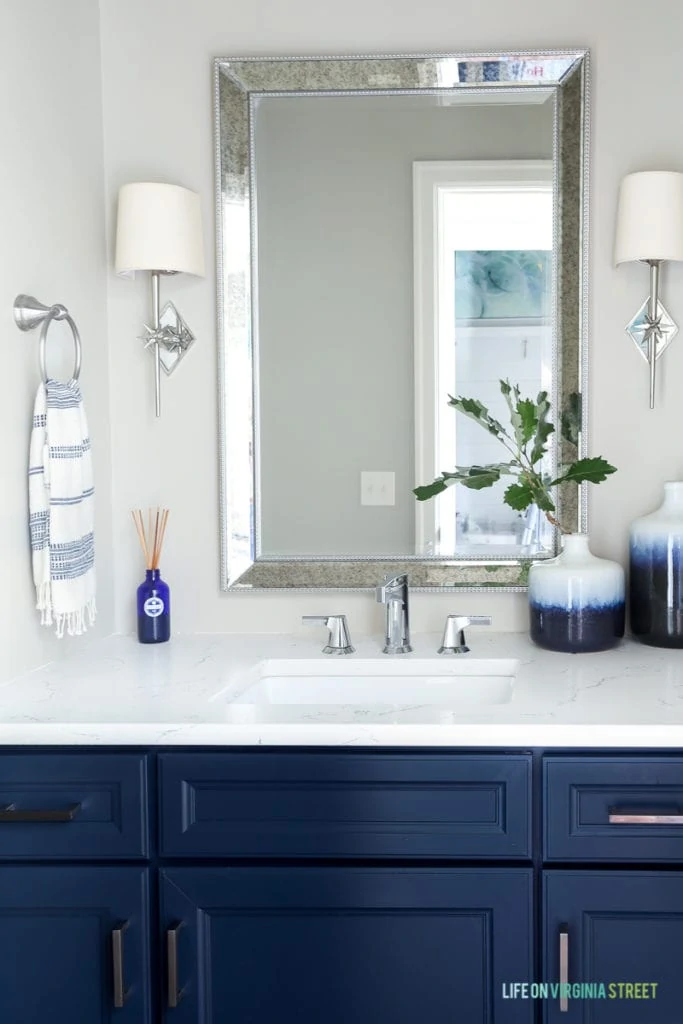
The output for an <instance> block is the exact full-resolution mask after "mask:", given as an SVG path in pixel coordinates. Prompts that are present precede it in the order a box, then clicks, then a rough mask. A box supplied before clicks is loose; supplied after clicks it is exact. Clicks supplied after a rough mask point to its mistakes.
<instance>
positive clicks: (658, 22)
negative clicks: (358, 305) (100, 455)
mask: <svg viewBox="0 0 683 1024" xmlns="http://www.w3.org/2000/svg"><path fill="white" fill-rule="evenodd" d="M101 18H102V56H103V95H104V115H105V116H104V127H105V164H106V172H107V192H108V201H109V211H110V213H111V212H112V211H113V209H114V201H115V196H116V191H117V189H118V186H119V185H120V184H121V183H123V182H125V181H130V180H135V179H139V178H141V177H147V176H149V177H151V178H157V179H160V180H168V181H172V182H177V183H179V184H184V185H187V186H189V187H192V188H195V189H198V190H199V191H200V192H201V195H202V199H203V202H204V217H205V226H206V235H207V247H208V249H209V250H210V249H211V248H212V231H213V208H212V207H213V158H212V154H213V149H212V116H211V58H212V57H213V56H216V55H230V54H254V55H258V54H263V55H266V54H290V55H295V54H320V53H338V54H343V53H359V52H361V53H362V52H366V53H373V52H392V51H393V52H419V51H429V50H443V49H453V50H468V49H472V50H486V49H491V48H493V49H496V48H499V47H507V48H509V49H510V50H517V49H520V48H526V47H529V48H545V47H567V46H588V47H590V48H591V50H592V54H593V66H594V90H593V120H594V147H593V175H592V190H593V207H592V242H591V249H592V264H591V266H592V273H591V282H592V300H591V313H592V316H591V321H592V346H591V355H590V372H591V391H590V412H591V424H592V426H591V433H592V439H591V447H592V450H593V452H594V453H596V454H597V453H600V454H603V455H604V456H605V457H607V458H608V459H609V460H610V461H611V462H613V463H614V464H615V465H617V466H618V467H619V468H620V472H619V473H618V474H617V475H616V476H615V477H613V478H612V479H610V480H609V481H608V482H607V483H605V484H603V485H602V486H600V487H599V488H597V489H595V490H594V492H593V494H592V498H591V512H592V532H593V538H594V549H595V551H596V552H597V553H599V554H604V555H608V556H612V557H616V558H619V559H621V560H624V559H625V556H626V545H627V524H628V523H629V521H630V520H631V519H632V518H633V517H635V516H636V515H638V514H640V513H642V512H643V511H646V510H647V509H649V508H651V507H652V506H653V505H655V504H656V503H657V501H658V498H659V494H660V490H661V484H662V481H663V480H664V479H667V478H677V477H681V476H682V475H683V430H682V429H681V426H682V422H681V421H682V416H683V414H682V412H681V409H682V408H683V407H682V406H681V402H680V398H679V392H680V384H679V382H680V381H681V380H683V341H682V340H681V339H678V342H677V343H676V344H675V345H674V346H673V348H672V350H671V351H670V352H669V353H667V357H666V361H665V372H666V380H665V383H664V386H663V388H662V391H661V393H660V400H659V404H658V407H657V409H656V410H655V411H653V412H650V411H649V409H648V408H647V404H648V403H647V380H646V372H645V364H644V362H643V361H642V359H641V357H640V355H638V353H637V352H636V350H635V347H633V346H632V344H631V343H630V342H628V340H627V339H626V338H625V336H624V333H623V327H624V324H625V323H626V322H627V320H628V319H629V318H630V316H631V314H632V313H633V312H634V310H635V309H636V308H637V306H638V305H639V304H640V302H641V301H642V299H643V298H644V297H645V294H646V291H647V275H646V273H645V271H644V270H643V269H642V268H640V267H637V266H627V267H623V268H621V269H619V270H618V271H616V270H614V269H613V268H612V266H611V247H612V233H613V218H614V209H615V201H616V192H617V186H618V183H619V180H620V178H621V176H622V175H623V174H625V173H626V172H628V171H632V170H638V169H647V168H667V169H668V168H672V169H683V134H682V133H681V132H679V131H678V130H677V127H676V126H677V124H678V121H679V112H680V109H681V106H682V103H683V75H682V74H681V58H680V55H681V52H683V19H682V18H681V17H680V0H652V2H651V3H649V4H642V3H640V2H636V0H601V2H600V3H596V2H595V0H574V2H573V3H563V4H558V3H553V2H549V0H518V2H517V3H515V4H510V3H508V2H507V0H489V2H488V3H486V4H479V5H476V4H472V3H470V2H463V0H460V2H459V3H457V2H454V0H422V2H421V3H420V4H416V3H415V2H414V0H373V2H371V3H368V2H367V0H346V2H345V3H335V4H331V3H319V2H314V0H289V2H288V3H286V4H274V3H273V2H272V0H250V2H249V3H240V4H237V3H235V2H230V0H194V2H193V3H192V4H190V3H189V2H187V0H165V2H162V0H147V2H145V3H144V4H142V3H140V2H139V0H101ZM209 268H210V270H209V276H208V277H207V279H206V280H205V281H203V282H200V283H196V282H194V281H192V280H190V279H178V280H177V281H172V282H171V283H169V284H168V285H167V286H166V294H169V295H170V294H172V295H173V297H174V298H175V299H176V300H177V301H178V304H179V306H180V308H181V310H182V312H183V313H184V315H185V316H186V318H187V320H188V322H189V323H190V325H191V326H192V327H193V328H194V329H195V331H196V333H197V335H198V337H199V342H198V343H197V345H196V347H195V350H194V351H192V352H191V353H190V355H188V357H187V359H186V361H185V363H184V364H183V366H182V367H181V368H180V369H179V371H178V372H177V374H176V375H175V376H174V377H172V378H171V379H170V380H169V381H168V382H166V387H165V390H164V399H165V409H164V415H163V418H162V419H161V420H160V421H159V422H158V423H156V422H154V419H153V415H152V407H151V390H150V389H151V381H152V377H151V363H150V361H149V358H148V357H147V356H146V355H144V354H143V353H142V352H141V351H140V345H139V343H138V342H136V340H135V338H136V335H137V334H138V333H139V330H140V325H141V322H142V319H143V317H144V316H145V315H146V313H147V309H148V304H147V297H146V294H145V292H144V285H143V283H141V282H137V283H135V284H130V283H126V282H119V281H115V280H110V307H109V308H110V320H109V326H110V344H111V372H112V394H113V395H114V396H115V397H114V402H113V409H112V412H113V421H112V426H113V438H114V449H113V458H114V494H113V514H114V541H115V546H116V550H117V561H116V584H117V624H118V626H119V627H120V628H126V629H128V628H131V627H132V622H133V620H132V596H133V589H134V586H135V583H136V582H137V579H138V577H139V574H140V563H139V558H138V556H137V552H136V550H135V543H136V542H135V537H134V536H133V533H132V527H131V525H130V523H129V518H128V509H129V508H130V507H131V505H134V504H145V503H146V502H148V501H154V502H156V501H157V500H163V501H165V502H167V503H168V504H169V505H170V506H171V508H172V509H173V512H172V518H171V520H170V524H169V533H168V548H167V555H166V558H165V560H164V561H165V569H166V573H167V575H168V577H169V579H170V581H171V583H172V585H173V595H174V601H175V627H176V628H177V629H182V630H195V629H209V630H239V629H255V630H257V629H275V630H278V629H289V628H292V627H294V626H295V625H296V624H297V622H298V617H299V615H300V614H301V612H302V611H306V610H313V609H319V610H330V609H332V604H334V609H332V610H336V609H337V608H338V607H340V606H342V607H343V609H344V610H347V611H348V612H349V613H350V614H351V615H352V622H353V623H355V624H356V628H358V629H361V628H373V629H376V628H377V627H378V626H379V623H380V615H381V609H380V608H379V606H375V605H374V603H373V600H372V597H371V596H370V595H364V594H359V595H340V596H335V597H334V598H332V597H331V596H330V595H325V594H320V595H312V596H311V595H299V596H294V595H291V596H290V595H288V596H287V597H283V596H282V595H272V596H262V595H249V596H245V595H234V594H233V595H221V594H220V592H219V590H218V583H217V578H218V570H217V562H218V539H217V487H216V399H215V393H216V371H215V365H216V360H215V332H214V323H215V320H214V317H215V311H214V301H215V286H214V278H213V276H212V273H211V263H209ZM664 285H665V300H666V304H667V306H668V307H669V309H670V311H671V313H672V314H673V315H674V316H676V317H677V318H678V320H679V322H681V323H683V268H681V267H680V266H672V267H667V270H666V273H665V281H664ZM453 603H454V599H453V597H452V596H448V595H444V596H433V597H432V596H421V595H416V598H415V601H414V606H413V612H414V615H413V620H414V624H415V627H416V628H425V627H428V626H431V627H433V628H438V625H439V623H440V621H441V616H442V614H443V612H444V611H446V610H451V606H452V605H453ZM457 604H458V606H459V607H460V608H462V607H463V606H464V605H466V606H467V607H466V610H467V611H473V612H475V611H476V612H479V611H489V610H491V611H493V614H494V615H495V617H496V625H497V626H498V627H499V628H524V626H525V615H524V597H523V596H514V597H508V596H505V595H501V596H499V597H494V596H493V595H483V596H479V595H467V596H463V597H461V598H458V599H457Z"/></svg>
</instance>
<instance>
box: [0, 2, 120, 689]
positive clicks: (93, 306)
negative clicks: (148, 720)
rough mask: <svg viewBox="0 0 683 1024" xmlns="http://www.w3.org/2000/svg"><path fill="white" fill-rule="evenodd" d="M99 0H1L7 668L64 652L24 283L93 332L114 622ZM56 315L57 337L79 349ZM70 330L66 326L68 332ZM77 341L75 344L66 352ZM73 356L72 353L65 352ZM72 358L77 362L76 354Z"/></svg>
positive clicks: (102, 549)
mask: <svg viewBox="0 0 683 1024" xmlns="http://www.w3.org/2000/svg"><path fill="white" fill-rule="evenodd" d="M101 102H102V101H101V90H100V28H99V12H98V4H97V0H62V2H60V3H59V4H57V3H54V0H5V2H4V3H3V4H2V5H1V6H0V138H1V139H2V159H0V225H1V226H2V227H1V235H0V311H1V313H2V323H3V333H2V374H3V381H4V384H3V389H2V401H1V402H0V423H1V425H2V438H3V446H2V449H3V451H2V459H1V460H0V472H1V474H2V477H1V484H0V487H1V490H0V494H1V495H2V500H1V501H0V566H1V567H2V572H1V573H0V681H2V680H3V679H5V678H7V677H9V676H12V675H14V674H15V673H18V672H22V671H25V670H28V669H31V668H34V667H36V666H37V665H39V664H41V663H43V662H45V661H47V660H51V659H53V658H56V657H59V656H61V655H63V654H65V653H66V652H67V651H68V650H69V649H70V648H71V647H73V645H74V644H82V643H83V640H81V639H73V640H69V639H65V640H62V641H58V640H57V639H56V638H55V637H54V635H53V632H52V630H51V629H48V628H47V627H41V626H40V625H39V624H38V616H37V613H36V611H35V609H34V605H35V593H34V591H33V586H32V579H31V562H30V547H29V542H28V519H27V484H26V480H27V477H26V469H27V458H28V439H29V432H30V427H31V417H32V412H33V400H34V397H35V391H36V387H37V384H38V379H39V376H38V363H37V359H38V333H37V332H36V333H32V334H28V335H24V334H21V333H20V332H19V331H18V330H17V329H16V327H15V326H14V323H13V320H12V304H13V302H14V298H15V296H16V295H17V294H18V293H19V292H28V293H32V294H35V295H36V296H37V297H38V299H40V300H41V301H43V302H62V303H64V304H65V305H66V306H67V307H68V308H69V309H70V310H71V311H72V313H73V316H74V318H75V320H76V323H77V324H78V326H79V328H80V331H81V335H82V338H83V372H82V376H81V380H82V384H83V393H84V396H85V399H86V409H87V411H88V414H89V420H90V431H91V435H92V439H93V453H94V458H95V486H96V492H97V519H96V524H95V529H96V536H97V540H96V543H97V561H98V569H99V592H98V603H99V621H98V626H97V630H96V633H97V634H103V633H107V632H111V631H112V628H113V615H114V612H113V580H112V573H111V566H112V559H111V467H110V460H109V449H110V446H109V423H108V420H109V413H108V409H109V385H108V366H107V343H106V331H107V308H106V307H107V302H106V265H105V258H106V249H105V241H104V169H103V156H102V112H101ZM62 326H63V325H57V326H56V328H55V330H54V332H52V331H51V333H50V342H51V344H49V346H48V349H49V352H50V353H51V355H52V357H53V359H54V358H55V357H56V362H55V361H53V362H51V363H50V366H51V369H52V370H53V371H54V372H55V373H60V375H61V369H62V367H61V366H60V362H59V359H60V355H61V352H60V349H61V346H62V345H63V346H64V358H65V362H66V363H67V365H68V363H69V361H70V359H71V348H70V346H71V342H70V335H69V334H68V332H60V330H59V328H60V327H62ZM60 335H61V337H60ZM67 353H68V356H67ZM63 365H64V364H62V366H63ZM69 369H70V367H69Z"/></svg>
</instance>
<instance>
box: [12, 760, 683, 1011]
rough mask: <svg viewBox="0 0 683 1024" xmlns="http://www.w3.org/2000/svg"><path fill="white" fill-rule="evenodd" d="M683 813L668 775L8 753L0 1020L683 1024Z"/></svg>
mask: <svg viewBox="0 0 683 1024" xmlns="http://www.w3.org/2000/svg"><path fill="white" fill-rule="evenodd" d="M682 808H683V757H680V756H677V755H675V754H673V753H657V754H656V755H649V754H647V753H642V752H636V753H632V754H630V753H623V754H621V753H614V752H609V753H607V754H605V755H602V754H599V753H595V752H584V753H576V752H571V751H570V752H558V751H555V750H552V751H545V752H544V751H522V750H512V751H498V750H496V751H494V750H460V749H457V750H455V749H438V748H437V749H434V748H433V749H414V750H413V749H411V750H407V749H405V748H403V749H387V748H383V749H372V750H369V749H363V748H353V749H344V748H303V749H302V748H296V749H294V748H287V747H284V748H283V747H279V748H223V749H215V748H213V749H212V748H194V749H188V748H180V747H176V748H172V749H161V748H159V749H146V750H145V749H136V748H131V747H121V748H117V749H113V750H112V749H107V748H103V747H97V748H95V747H90V748H80V749H78V750H75V748H68V749H66V750H65V748H28V747H21V748H18V747H14V748H9V747H5V748H2V749H1V750H0V951H2V955H0V1020H1V1021H2V1022H3V1024H4V1022H7V1024H10V1022H11V1024H37V1022H48V1021H49V1022H50V1024H67V1022H68V1024H74V1022H79V1024H80V1022H82V1024H100V1022H108V1024H109V1022H111V1024H115V1022H117V1021H121V1022H126V1024H149V1022H152V1021H155V1022H157V1021H164V1022H168V1024H173V1022H178V1024H274V1022H278V1024H295V1022H296V1024H318V1022H320V1024H323V1022H324V1024H415V1022H418V1021H419V1022H420V1024H451V1022H464V1024H470V1022H471V1024H489V1022H490V1024H493V1022H496V1024H532V1022H540V1021H543V1022H546V1024H551V1022H552V1024H555V1022H561V1021H567V1022H586V1024H588V1022H591V1024H617V1022H618V1024H646V1022H647V1024H679V1022H680V1021H681V1020H683V1001H682V998H681V990H680V986H679V982H680V977H681V966H680V965H681V949H682V948H683V875H682V874H681V872H680V871H679V870H678V866H679V865H680V863H681V860H682V859H683V827H682V825H683V818H682V817H681V809H682ZM562 978H565V979H566V980H567V981H568V982H570V983H572V984H573V983H582V982H585V983H587V982H595V983H600V982H602V983H604V984H605V985H608V984H609V983H613V984H616V983H620V982H621V983H629V984H633V985H635V984H640V983H647V985H646V987H645V989H643V987H642V985H640V987H639V989H638V992H639V996H638V997H637V998H636V997H634V993H635V991H636V990H635V989H633V990H632V991H631V998H622V999H614V998H609V994H608V995H607V997H606V998H596V999H593V1000H583V1001H582V1000H580V999H578V998H571V997H570V998H568V999H567V1001H566V1004H565V1003H563V1002H562V1001H561V1000H560V999H559V998H548V999H547V1000H545V999H536V1000H532V999H530V998H527V999H524V998H520V997H519V995H518V997H517V998H513V997H512V996H513V993H514V992H515V989H514V987H513V986H514V985H515V983H524V982H527V983H528V982H531V981H548V982H559V981H560V980H561V979H562ZM654 985H656V988H654ZM648 986H649V987H648ZM607 991H608V992H609V990H607ZM627 991H628V990H626V989H623V990H622V994H624V995H625V994H627ZM517 992H518V993H519V990H517ZM643 992H645V993H646V994H645V995H643ZM653 995H654V998H653ZM565 1006H566V1009H565Z"/></svg>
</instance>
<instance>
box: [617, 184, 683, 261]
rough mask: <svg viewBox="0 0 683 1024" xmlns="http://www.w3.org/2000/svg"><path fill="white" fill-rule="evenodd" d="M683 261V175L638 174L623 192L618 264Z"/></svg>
mask: <svg viewBox="0 0 683 1024" xmlns="http://www.w3.org/2000/svg"><path fill="white" fill-rule="evenodd" d="M630 260H683V174H681V173H680V172H678V171H638V172H636V173H635V174H627V175H626V177H625V178H624V179H623V181H622V183H621V188H620V190H619V203H618V206H617V228H616V236H615V240H614V263H615V265H618V264H619V263H626V262H628V261H630Z"/></svg>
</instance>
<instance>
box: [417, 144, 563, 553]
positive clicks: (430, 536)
mask: <svg viewBox="0 0 683 1024" xmlns="http://www.w3.org/2000/svg"><path fill="white" fill-rule="evenodd" d="M510 198H514V199H515V200H516V206H517V207H518V208H519V211H520V216H519V218H517V220H516V222H515V219H514V218H510V216H509V214H507V215H505V216H499V215H498V213H493V212H491V213H490V214H489V215H488V216H486V217H482V211H483V210H486V208H487V207H491V208H493V207H494V206H496V205H497V206H498V207H499V211H498V212H500V211H502V210H503V209H504V207H505V205H506V204H507V207H508V210H509V208H510ZM552 204H553V165H552V161H551V160H486V161H480V160H476V161H475V160H464V161H416V162H415V163H414V164H413V218H414V296H415V478H416V485H417V484H426V483H428V482H430V481H431V480H432V479H434V478H435V477H436V476H438V475H439V474H440V473H441V472H442V471H443V470H448V469H451V468H452V467H454V466H455V465H456V431H455V426H454V417H455V415H456V413H455V411H454V410H453V409H452V408H451V407H450V406H449V405H448V395H449V394H453V391H454V382H456V380H457V379H456V346H455V344H454V343H453V339H454V338H455V337H456V310H455V289H454V286H453V268H454V253H455V252H456V251H459V250H464V251H476V250H487V249H506V248H507V249H511V250H517V249H547V250H552V249H553V225H554V217H553V205H552ZM539 322H540V321H538V320H536V321H533V322H532V321H531V320H529V321H527V323H528V325H529V327H531V326H532V325H533V324H538V323H539ZM464 323H465V321H463V324H464ZM469 323H470V324H471V323H472V321H469ZM482 323H484V324H485V325H487V326H490V327H493V326H495V322H494V321H488V323H487V322H486V321H482ZM500 323H501V322H500V321H499V324H500ZM517 323H518V324H519V323H521V321H517ZM474 329H478V328H474ZM548 331H549V333H548V338H549V343H548V345H547V346H545V349H544V352H543V357H542V362H541V366H540V374H541V386H542V387H544V388H546V390H548V391H550V389H551V388H550V382H551V379H552V345H553V339H552V337H551V336H550V329H549V328H548ZM513 383H515V382H514V381H513ZM456 390H457V391H458V393H459V389H458V388H457V383H456ZM475 397H476V396H475ZM499 461H504V453H503V452H502V451H501V455H500V458H499ZM457 495H458V488H457V487H450V488H448V490H447V491H446V492H445V493H443V494H441V495H440V496H439V498H438V499H437V500H435V501H427V502H417V503H416V506H417V508H416V520H415V525H416V553H417V554H422V555H426V556H441V557H444V556H448V555H451V554H456V553H457V554H458V555H461V554H462V551H461V550H459V548H458V544H457V539H456V522H457V520H456V512H457ZM530 526H531V523H530V522H529V523H528V524H527V530H526V533H525V535H524V538H523V539H522V542H521V543H522V545H523V546H525V547H526V548H527V550H528V549H529V548H534V549H535V550H539V549H541V548H543V547H545V546H546V542H547V543H549V544H550V545H551V544H552V538H551V536H550V534H549V535H548V537H546V536H545V533H546V532H547V531H545V530H544V522H541V521H540V520H538V518H537V520H536V521H535V524H534V529H533V530H532V531H530V529H529V527H530ZM530 533H533V534H534V536H533V537H532V536H531V535H530ZM550 533H551V531H550ZM541 534H543V536H541ZM519 553H520V551H519V547H515V548H511V549H510V550H509V551H508V550H505V549H504V548H502V546H501V547H499V548H498V550H496V545H492V546H491V554H492V556H494V555H495V556H498V555H503V554H506V555H507V554H509V555H510V557H515V558H517V557H519ZM471 554H472V555H474V554H477V555H479V556H480V555H481V552H474V551H472V552H471Z"/></svg>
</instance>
